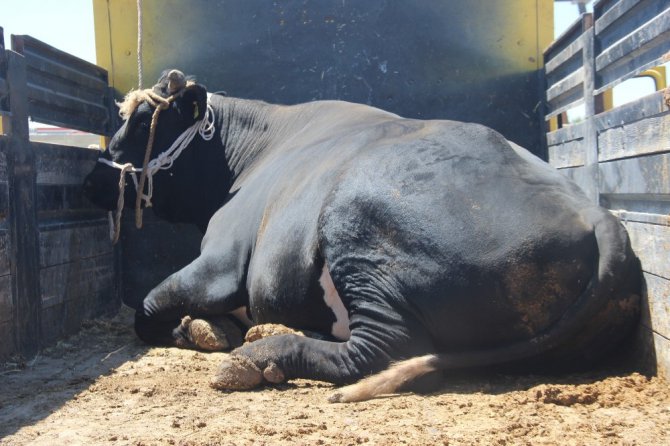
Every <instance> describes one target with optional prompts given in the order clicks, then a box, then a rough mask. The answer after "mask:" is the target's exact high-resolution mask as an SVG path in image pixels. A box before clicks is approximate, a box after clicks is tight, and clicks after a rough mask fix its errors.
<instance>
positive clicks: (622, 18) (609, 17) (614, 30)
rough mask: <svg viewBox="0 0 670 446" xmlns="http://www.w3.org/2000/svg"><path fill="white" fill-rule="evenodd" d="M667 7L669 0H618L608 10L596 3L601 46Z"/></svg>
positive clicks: (596, 27)
mask: <svg viewBox="0 0 670 446" xmlns="http://www.w3.org/2000/svg"><path fill="white" fill-rule="evenodd" d="M666 8H667V0H633V1H630V0H616V1H615V2H612V4H611V7H610V8H609V9H607V10H603V8H601V7H597V6H596V5H594V8H593V9H594V14H595V16H596V23H595V30H596V35H597V40H598V45H599V47H600V48H603V49H604V48H607V47H609V46H611V45H612V44H614V43H615V42H617V41H619V40H621V39H623V38H624V37H625V36H627V35H628V34H630V33H631V32H633V31H634V30H636V29H638V28H639V27H640V26H642V25H644V24H645V23H647V22H648V21H649V20H651V19H652V18H654V17H655V16H657V15H658V14H660V13H661V12H662V11H663V10H664V9H666Z"/></svg>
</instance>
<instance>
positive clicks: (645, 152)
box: [544, 0, 670, 378]
mask: <svg viewBox="0 0 670 446" xmlns="http://www.w3.org/2000/svg"><path fill="white" fill-rule="evenodd" d="M669 61H670V2H668V1H667V0H599V1H597V2H596V3H595V4H594V10H593V14H585V15H582V17H581V18H580V19H579V20H578V21H577V22H575V24H574V25H573V26H572V27H571V28H570V29H568V30H567V31H566V32H565V33H564V34H563V35H561V36H560V37H559V38H558V39H557V40H556V41H555V42H553V43H552V44H551V45H550V46H549V47H548V48H547V49H546V50H545V52H544V62H545V72H546V79H547V90H546V100H547V116H546V119H547V121H548V122H549V123H550V131H549V132H548V133H547V144H548V155H549V162H550V163H551V164H552V165H554V166H555V167H557V168H558V169H560V170H561V172H563V173H565V174H566V175H568V176H569V177H571V178H573V179H574V180H575V181H576V182H577V183H578V184H579V185H580V186H581V187H582V189H584V190H585V191H586V192H587V193H588V194H589V196H590V197H591V198H592V199H593V200H594V201H595V202H599V203H600V204H601V205H603V206H605V207H606V208H608V209H610V210H611V211H612V212H613V213H614V214H615V215H618V216H619V218H621V220H622V221H623V223H624V225H625V226H626V228H627V229H628V233H629V235H630V238H631V242H632V246H633V249H634V250H635V252H636V254H637V255H638V256H639V258H640V260H641V261H642V269H643V271H644V282H645V284H646V291H645V298H644V309H643V320H642V326H641V330H640V333H639V336H640V339H639V340H638V342H639V344H638V345H639V347H640V350H643V351H644V350H646V351H647V353H648V355H649V356H650V358H649V361H648V362H649V363H650V364H652V366H653V365H656V366H657V367H658V372H659V373H660V374H664V375H665V376H666V377H668V378H670V108H669V107H670V90H668V89H667V88H666V87H667V86H666V85H665V73H664V70H665V68H664V67H663V66H661V65H662V64H664V63H666V62H669ZM636 76H652V77H654V78H655V79H656V85H657V90H658V91H657V92H655V93H653V94H650V95H648V96H645V97H642V98H640V99H638V100H636V101H634V102H631V103H628V104H625V105H621V106H618V107H612V104H611V102H612V100H611V95H612V91H611V90H612V88H613V87H614V86H616V85H618V84H620V83H622V82H624V81H626V80H628V79H631V78H633V77H636ZM577 106H583V107H584V109H585V117H584V119H583V120H582V121H581V122H579V123H573V124H569V123H567V122H565V121H566V120H565V115H566V112H567V111H568V110H570V109H574V108H575V107H577Z"/></svg>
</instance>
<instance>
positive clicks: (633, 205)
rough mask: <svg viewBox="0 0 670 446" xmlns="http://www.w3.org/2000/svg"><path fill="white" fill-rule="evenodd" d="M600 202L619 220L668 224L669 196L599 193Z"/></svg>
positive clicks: (669, 216)
mask: <svg viewBox="0 0 670 446" xmlns="http://www.w3.org/2000/svg"><path fill="white" fill-rule="evenodd" d="M600 198H601V199H600V204H601V205H602V206H604V207H606V208H608V209H610V210H611V211H612V213H613V214H615V215H617V216H618V217H619V219H620V220H624V221H633V222H639V223H650V224H654V225H664V226H670V197H668V196H667V195H654V194H644V195H642V194H631V195H620V194H615V195H607V194H601V196H600Z"/></svg>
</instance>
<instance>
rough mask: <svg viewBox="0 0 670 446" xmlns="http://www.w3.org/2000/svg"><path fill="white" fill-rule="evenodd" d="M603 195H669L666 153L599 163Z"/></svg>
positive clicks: (669, 163) (669, 161)
mask: <svg viewBox="0 0 670 446" xmlns="http://www.w3.org/2000/svg"><path fill="white" fill-rule="evenodd" d="M599 170H600V192H601V193H604V194H658V195H668V194H670V154H667V153H664V154H660V155H649V156H642V157H638V158H630V159H623V160H617V161H609V162H605V163H600V165H599Z"/></svg>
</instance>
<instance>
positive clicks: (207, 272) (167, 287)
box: [135, 256, 248, 351]
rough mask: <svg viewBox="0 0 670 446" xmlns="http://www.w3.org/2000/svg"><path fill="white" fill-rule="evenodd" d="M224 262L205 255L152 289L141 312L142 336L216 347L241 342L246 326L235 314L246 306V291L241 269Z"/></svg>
mask: <svg viewBox="0 0 670 446" xmlns="http://www.w3.org/2000/svg"><path fill="white" fill-rule="evenodd" d="M220 265H221V262H215V261H214V259H211V258H207V257H202V256H201V257H199V258H198V259H196V260H194V261H193V262H192V263H191V264H189V265H188V266H186V267H185V268H183V269H181V270H180V271H177V272H176V273H174V274H172V275H171V276H170V277H168V278H167V279H165V280H164V281H163V282H162V283H161V284H160V285H158V286H157V287H156V288H154V289H153V290H151V292H150V293H149V294H148V295H147V297H146V298H145V299H144V301H143V302H142V305H141V306H140V307H139V308H138V309H137V312H136V313H135V332H136V333H137V335H138V337H139V338H140V339H142V340H143V341H144V342H147V343H148V344H152V345H163V346H176V347H182V348H195V349H201V350H210V351H211V350H227V349H229V348H234V347H237V346H239V345H241V343H242V339H243V337H244V326H243V325H242V324H241V323H239V321H237V319H236V318H234V316H232V315H230V314H229V313H231V312H232V311H233V310H236V309H239V308H240V307H243V306H245V305H246V303H247V301H248V298H247V296H246V290H245V289H244V287H241V286H240V280H239V274H237V273H236V270H235V269H230V271H229V272H226V271H221V267H220ZM217 266H218V267H217Z"/></svg>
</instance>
